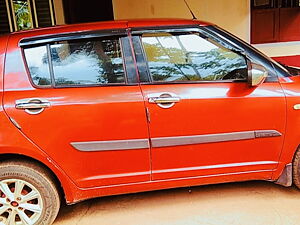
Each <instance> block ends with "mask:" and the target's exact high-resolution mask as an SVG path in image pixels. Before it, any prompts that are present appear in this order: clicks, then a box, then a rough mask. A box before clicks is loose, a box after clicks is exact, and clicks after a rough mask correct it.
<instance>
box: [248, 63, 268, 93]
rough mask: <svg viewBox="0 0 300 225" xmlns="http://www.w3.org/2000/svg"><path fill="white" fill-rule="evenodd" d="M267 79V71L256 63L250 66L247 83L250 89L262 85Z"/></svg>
mask: <svg viewBox="0 0 300 225" xmlns="http://www.w3.org/2000/svg"><path fill="white" fill-rule="evenodd" d="M267 77H268V72H267V70H266V69H265V68H264V67H263V66H261V65H259V64H256V63H251V64H250V69H249V71H248V83H249V85H250V86H251V87H256V86H259V85H260V84H262V83H263V82H264V81H265V79H266V78H267Z"/></svg>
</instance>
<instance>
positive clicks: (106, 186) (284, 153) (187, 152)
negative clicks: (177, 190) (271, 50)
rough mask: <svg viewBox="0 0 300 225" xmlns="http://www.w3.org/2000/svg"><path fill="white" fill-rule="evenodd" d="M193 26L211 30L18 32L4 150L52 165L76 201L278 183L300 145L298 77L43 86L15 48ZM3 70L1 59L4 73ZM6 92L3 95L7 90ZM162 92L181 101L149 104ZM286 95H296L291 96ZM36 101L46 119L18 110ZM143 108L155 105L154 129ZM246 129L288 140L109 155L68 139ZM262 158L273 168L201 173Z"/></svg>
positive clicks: (1, 116)
mask: <svg viewBox="0 0 300 225" xmlns="http://www.w3.org/2000/svg"><path fill="white" fill-rule="evenodd" d="M187 24H199V25H203V26H205V25H207V23H202V22H198V21H190V20H152V21H130V22H126V21H123V22H122V21H121V22H120V21H119V22H108V23H92V24H83V25H72V26H62V27H57V28H47V29H40V30H35V31H25V32H19V33H15V34H12V35H11V36H10V40H9V44H8V50H7V54H6V64H5V65H6V67H5V73H4V84H3V85H2V79H0V97H2V96H3V94H4V97H3V104H4V109H5V111H6V113H4V111H3V108H2V107H1V106H0V124H1V127H0V129H1V130H0V131H1V136H0V137H1V141H0V154H5V153H16V154H22V155H26V156H29V157H32V158H35V159H37V160H39V161H40V162H42V163H43V164H45V165H46V166H48V167H49V168H50V169H51V170H52V171H53V172H54V173H55V174H56V175H57V177H58V178H59V180H60V181H61V183H62V186H63V189H64V191H65V194H66V199H67V202H69V203H72V202H77V201H80V200H84V199H87V198H92V197H98V196H104V195H112V194H121V193H130V192H137V191H146V190H155V189H163V188H171V187H179V186H191V185H200V184H209V183H220V182H228V181H243V180H252V179H257V180H276V179H278V177H279V175H280V174H281V172H282V170H283V168H284V166H285V165H286V164H287V163H290V162H291V160H292V158H293V155H294V152H295V150H296V148H297V146H298V145H299V140H300V132H299V127H300V123H299V121H300V119H299V118H300V117H299V112H298V111H295V110H293V108H292V107H293V105H294V104H299V103H300V95H299V90H300V80H299V79H298V78H297V77H293V78H291V80H290V82H287V83H285V82H284V81H282V85H281V84H280V83H279V82H277V83H276V82H273V83H264V84H262V85H260V86H259V87H249V86H248V85H246V84H245V83H205V84H176V85H175V84H171V85H167V84H166V85H132V86H125V87H122V88H118V87H86V88H59V89H52V88H48V89H46V88H45V89H37V88H34V87H33V86H32V84H31V82H30V80H29V76H28V73H27V71H26V68H25V66H24V59H23V57H22V54H21V48H20V47H19V46H18V43H19V41H20V40H21V39H22V38H26V37H35V36H39V35H48V34H57V33H68V32H76V31H89V30H101V29H116V28H128V27H129V28H130V27H153V26H156V27H157V26H165V25H169V26H173V25H187ZM1 40H2V41H3V42H0V43H4V44H2V45H0V61H2V60H4V53H5V46H3V45H5V43H6V42H5V39H4V38H3V39H1ZM16 65H17V66H16ZM2 69H3V68H2V66H1V63H0V72H2ZM2 75H3V74H2V73H1V76H2ZM2 78H3V77H2ZM2 86H3V87H4V90H1V87H2ZM165 91H167V92H173V93H175V94H177V95H179V96H180V97H181V98H182V101H181V102H179V103H177V104H176V105H175V106H174V107H172V108H170V109H164V110H163V109H161V108H159V107H158V106H157V105H155V104H151V105H150V104H149V103H148V101H147V95H148V94H151V93H157V92H165ZM284 92H286V93H289V94H288V95H286V96H285V95H284ZM95 96H97V97H95ZM31 97H41V98H47V99H49V100H51V103H52V106H51V108H49V109H46V110H45V111H44V112H43V113H42V114H40V115H29V114H27V113H26V112H24V111H21V110H16V108H15V101H16V100H17V99H23V98H31ZM144 100H145V102H144ZM286 105H287V106H288V108H286ZM144 107H148V109H149V112H150V118H151V122H150V124H148V123H147V119H146V113H145V111H146V110H145V108H144ZM287 114H288V117H287ZM7 115H8V116H11V117H12V118H14V119H15V120H16V121H17V122H18V123H19V124H20V126H21V127H22V130H21V131H20V130H19V129H17V128H16V127H14V126H13V124H12V123H11V122H10V120H9V118H8V117H7ZM286 128H287V131H286ZM249 130H277V131H279V132H280V133H281V134H282V136H280V137H271V138H260V139H250V140H238V141H232V142H230V141H229V142H226V143H211V144H203V145H201V146H200V145H187V146H175V147H166V148H163V147H162V148H151V147H149V149H139V150H130V151H126V150H124V151H111V152H110V151H107V152H80V151H77V150H75V149H74V148H72V146H71V145H70V142H77V141H79V142H84V141H101V140H119V139H147V138H149V137H154V138H155V137H172V136H188V135H201V134H213V133H224V132H239V131H249ZM284 139H285V140H286V141H285V142H284ZM259 161H272V162H275V163H274V164H272V165H270V164H259V165H258V164H253V165H249V166H236V167H234V166H228V167H226V168H223V170H220V169H219V168H214V169H210V168H209V167H207V169H206V170H197V169H196V168H197V167H201V166H210V165H219V164H233V163H237V164H239V163H243V162H259ZM193 168H194V169H193ZM151 175H152V176H151Z"/></svg>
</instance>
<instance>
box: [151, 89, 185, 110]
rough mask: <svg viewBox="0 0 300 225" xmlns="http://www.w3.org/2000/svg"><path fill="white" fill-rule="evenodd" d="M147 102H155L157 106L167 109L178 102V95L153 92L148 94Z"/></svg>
mask: <svg viewBox="0 0 300 225" xmlns="http://www.w3.org/2000/svg"><path fill="white" fill-rule="evenodd" d="M148 102H149V103H154V104H157V105H158V106H159V107H161V108H164V109H168V108H171V107H172V106H174V105H175V103H178V102H180V97H179V96H177V95H175V94H173V93H169V92H165V93H154V94H149V95H148Z"/></svg>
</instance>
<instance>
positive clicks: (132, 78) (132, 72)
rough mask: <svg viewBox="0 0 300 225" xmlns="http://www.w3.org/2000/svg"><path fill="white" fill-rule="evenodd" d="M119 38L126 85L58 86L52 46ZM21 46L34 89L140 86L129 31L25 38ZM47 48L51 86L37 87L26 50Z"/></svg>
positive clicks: (20, 43)
mask: <svg viewBox="0 0 300 225" xmlns="http://www.w3.org/2000/svg"><path fill="white" fill-rule="evenodd" d="M116 36H117V37H119V39H120V45H121V53H122V61H123V67H124V78H125V83H109V84H82V85H81V84H76V85H56V84H55V77H54V71H53V65H52V60H51V53H50V44H52V43H55V42H60V41H75V40H84V39H94V38H99V37H116ZM19 46H20V47H21V48H22V55H23V61H24V63H25V66H26V71H27V74H28V77H29V80H30V83H31V84H32V86H33V87H34V88H37V89H49V88H52V89H56V88H74V87H77V88H80V87H82V88H84V87H107V86H136V85H138V78H137V75H136V69H135V65H134V60H133V56H132V50H131V46H130V39H129V37H128V29H119V30H115V29H114V30H101V31H99V30H98V31H88V32H75V33H68V34H65V33H63V34H57V35H53V36H51V35H50V36H49V35H47V36H44V35H43V36H37V37H33V38H24V39H22V40H21V41H20V42H19ZM38 46H45V47H46V49H47V54H48V66H49V74H50V78H51V83H50V85H36V84H35V83H34V82H33V79H32V76H31V73H30V70H29V67H28V62H27V59H26V56H25V49H27V48H31V47H38Z"/></svg>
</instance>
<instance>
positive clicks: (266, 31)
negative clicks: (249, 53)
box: [251, 0, 300, 44]
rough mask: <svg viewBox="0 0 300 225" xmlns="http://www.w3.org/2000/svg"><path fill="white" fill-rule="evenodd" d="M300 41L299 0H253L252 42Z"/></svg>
mask: <svg viewBox="0 0 300 225" xmlns="http://www.w3.org/2000/svg"><path fill="white" fill-rule="evenodd" d="M286 41H300V1H299V0H251V43H253V44H258V43H271V42H286Z"/></svg>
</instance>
